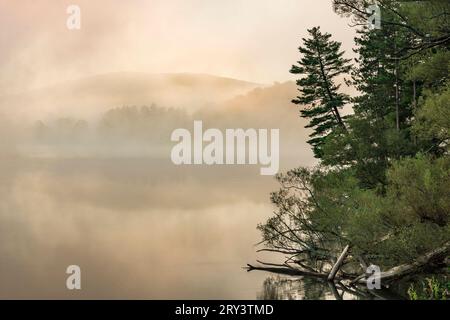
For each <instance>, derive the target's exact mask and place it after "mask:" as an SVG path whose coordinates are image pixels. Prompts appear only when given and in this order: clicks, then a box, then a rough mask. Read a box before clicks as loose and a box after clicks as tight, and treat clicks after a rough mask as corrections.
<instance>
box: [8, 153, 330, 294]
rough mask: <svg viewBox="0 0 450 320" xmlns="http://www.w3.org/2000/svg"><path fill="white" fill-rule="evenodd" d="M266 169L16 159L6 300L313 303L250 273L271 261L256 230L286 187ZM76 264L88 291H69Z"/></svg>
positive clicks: (11, 174)
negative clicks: (273, 195)
mask: <svg viewBox="0 0 450 320" xmlns="http://www.w3.org/2000/svg"><path fill="white" fill-rule="evenodd" d="M258 173H259V172H258V168H257V167H249V166H237V167H214V168H212V167H204V166H201V167H177V166H174V165H172V164H171V163H170V162H169V161H167V159H161V160H155V159H149V158H81V157H79V158H52V157H20V156H10V157H7V156H5V157H3V158H2V161H1V170H0V179H1V181H2V183H1V185H0V195H1V199H2V201H1V203H0V229H1V230H0V237H1V239H0V256H1V257H2V258H1V263H0V283H1V286H0V298H44V299H45V298H88V299H90V298H113V299H114V298H126V299H129V298H133V299H255V298H259V299H261V298H277V297H278V298H301V297H304V294H303V291H304V285H303V283H302V282H292V279H289V280H286V281H285V280H284V279H283V278H278V277H276V276H271V275H269V274H266V273H263V272H250V273H248V272H246V271H245V270H244V269H243V268H242V267H243V266H245V265H246V263H247V262H254V261H255V260H256V259H257V258H261V257H262V255H261V254H258V256H257V254H256V247H255V246H254V245H255V243H257V242H258V241H259V240H260V235H259V232H258V231H257V230H256V226H257V224H258V223H262V222H264V221H265V219H266V218H267V217H268V216H269V215H270V214H271V210H272V207H271V204H270V201H269V193H270V191H273V190H275V189H276V188H277V183H276V182H275V181H274V178H273V177H267V176H266V177H264V176H260V175H259V174H258ZM72 264H76V265H79V266H80V267H81V272H82V290H80V291H76V290H75V291H69V290H67V289H66V286H65V281H66V278H67V275H66V273H65V271H66V268H67V266H69V265H72ZM322 289H323V288H318V289H317V288H316V289H314V290H315V291H314V292H315V294H317V292H318V290H319V291H320V290H322ZM286 292H287V293H288V294H287V295H286ZM291 293H292V295H291ZM320 295H322V296H324V295H327V292H326V290H325V292H321V293H320Z"/></svg>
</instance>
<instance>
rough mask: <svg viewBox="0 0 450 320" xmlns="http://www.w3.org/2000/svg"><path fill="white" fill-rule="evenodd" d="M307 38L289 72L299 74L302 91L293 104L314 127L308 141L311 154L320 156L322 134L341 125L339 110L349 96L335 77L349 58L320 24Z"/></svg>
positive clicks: (347, 66) (339, 73) (348, 67)
mask: <svg viewBox="0 0 450 320" xmlns="http://www.w3.org/2000/svg"><path fill="white" fill-rule="evenodd" d="M308 32H309V35H310V39H303V45H302V46H301V47H299V51H300V53H301V54H302V58H301V60H300V61H298V65H294V66H292V69H291V73H293V74H298V75H302V76H303V77H302V78H301V79H299V80H297V85H298V86H299V91H300V93H301V95H300V96H298V97H297V98H296V99H294V100H293V103H295V104H300V105H302V106H303V108H302V110H301V112H300V113H301V116H302V117H304V118H307V119H310V123H309V125H307V126H306V127H307V128H314V132H313V133H312V135H311V138H312V139H311V140H309V141H308V143H310V144H311V145H312V146H313V150H314V154H315V156H316V157H317V158H320V157H322V154H323V153H322V150H321V148H322V145H323V142H324V139H325V137H326V136H327V135H328V134H330V132H331V131H332V130H333V129H334V128H336V127H338V126H341V127H344V128H345V125H344V122H343V120H342V117H341V115H340V109H341V108H342V107H343V106H344V105H345V104H346V103H347V101H348V100H349V97H348V96H347V95H345V94H343V93H340V92H339V88H340V85H339V84H336V78H337V77H339V76H341V75H343V74H346V73H348V72H349V71H350V69H351V65H350V64H349V62H350V60H348V59H344V58H343V55H344V52H343V51H341V50H340V48H341V44H340V43H339V42H336V41H332V40H331V35H330V34H329V33H325V34H323V33H322V32H321V31H320V28H319V27H316V28H312V29H310V30H308Z"/></svg>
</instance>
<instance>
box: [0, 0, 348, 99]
mask: <svg viewBox="0 0 450 320" xmlns="http://www.w3.org/2000/svg"><path fill="white" fill-rule="evenodd" d="M70 4H77V5H79V6H80V8H81V30H77V31H69V30H68V29H67V28H66V19H67V17H68V14H67V13H66V9H67V6H68V5H70ZM316 25H320V26H321V27H322V29H323V30H325V31H328V32H331V33H333V35H334V37H335V39H336V40H339V41H342V42H343V43H344V48H345V49H346V50H348V51H350V49H351V47H352V40H353V36H354V30H353V29H352V28H350V27H348V20H346V19H344V18H341V17H339V16H338V15H336V14H335V13H334V12H333V10H332V7H331V0H278V1H277V0H227V1H225V0H170V1H168V0H127V1H124V0H96V1H92V0H70V1H67V0H0V67H1V70H2V72H1V75H0V94H5V93H8V92H12V91H13V90H14V91H16V90H26V89H28V88H30V87H36V86H45V85H48V84H51V83H55V82H59V81H64V80H67V79H73V78H79V77H84V76H89V75H93V74H98V73H107V72H117V71H141V72H152V73H164V72H195V73H209V74H214V75H221V76H227V77H232V78H238V79H243V80H249V81H255V82H261V83H271V82H273V81H284V80H288V79H293V77H292V76H291V75H290V74H289V73H288V70H289V68H290V66H291V65H292V63H294V62H295V61H296V60H297V59H298V58H299V54H298V51H297V47H298V45H299V44H300V39H301V37H303V36H305V34H306V29H307V28H310V27H313V26H316ZM349 54H350V52H349Z"/></svg>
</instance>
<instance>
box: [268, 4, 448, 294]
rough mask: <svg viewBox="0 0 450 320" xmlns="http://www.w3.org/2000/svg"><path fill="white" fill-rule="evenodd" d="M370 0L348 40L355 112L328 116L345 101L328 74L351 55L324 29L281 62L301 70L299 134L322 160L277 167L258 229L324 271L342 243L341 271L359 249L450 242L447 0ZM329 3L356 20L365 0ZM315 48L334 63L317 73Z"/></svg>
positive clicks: (373, 254) (391, 255)
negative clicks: (306, 122) (377, 24)
mask: <svg viewBox="0 0 450 320" xmlns="http://www.w3.org/2000/svg"><path fill="white" fill-rule="evenodd" d="M379 3H380V5H381V8H382V16H383V23H382V29H380V30H368V29H367V28H365V27H362V28H361V29H359V31H358V35H357V37H356V39H355V43H356V47H355V53H356V54H357V59H356V65H355V67H354V68H353V69H352V81H351V84H352V85H353V86H354V88H355V89H357V91H358V92H359V95H358V96H357V97H355V98H354V99H352V100H351V102H352V104H353V111H354V113H353V114H351V115H349V116H347V117H345V118H343V119H342V118H341V122H340V121H339V118H338V117H336V113H333V110H334V107H337V108H338V110H339V108H340V107H342V106H343V105H344V104H345V103H348V102H349V100H348V97H347V96H345V95H340V94H339V93H338V89H339V86H338V85H336V84H335V83H334V82H333V81H332V79H333V78H334V77H335V76H338V75H342V74H344V73H345V72H347V71H348V70H349V68H348V65H349V64H348V61H347V60H345V59H343V58H342V57H343V52H341V51H340V49H339V48H340V44H338V43H336V42H333V41H331V40H330V38H331V35H329V34H325V35H322V34H321V33H320V30H319V29H318V28H314V29H311V30H309V32H310V34H311V39H308V40H305V39H304V45H303V46H302V47H300V49H299V50H300V52H301V53H302V55H303V58H302V60H301V61H299V65H298V66H294V67H293V68H292V70H291V72H293V73H295V74H302V75H303V78H301V79H300V80H299V81H298V82H297V84H298V85H299V87H300V88H299V91H300V92H301V93H302V95H301V96H299V97H297V99H296V100H294V103H296V104H300V105H302V106H303V109H302V116H304V117H307V118H309V119H310V127H313V128H314V129H315V131H314V133H313V139H311V140H310V141H309V142H310V143H311V145H312V146H313V149H314V152H315V154H316V156H317V157H319V158H321V164H320V166H319V167H318V168H316V169H305V168H298V169H294V170H290V171H288V172H287V173H286V174H280V175H278V176H277V179H278V181H279V182H280V184H281V189H280V190H279V191H278V192H275V193H273V194H272V202H273V203H274V205H275V206H276V207H277V211H276V212H275V215H274V216H273V217H271V218H270V219H269V220H268V221H267V223H266V224H263V225H260V226H259V229H260V230H261V231H262V234H263V240H264V242H265V244H266V245H267V246H268V247H270V248H273V249H274V250H275V251H280V250H281V251H283V253H285V254H286V253H288V254H291V256H290V258H289V259H288V261H289V263H295V264H296V265H297V267H298V266H300V267H301V268H303V269H306V270H314V271H316V272H321V271H323V270H324V269H327V268H329V267H330V265H332V264H333V263H334V262H335V261H336V258H337V256H338V255H339V254H340V252H341V251H342V248H343V247H344V246H345V245H348V244H349V245H350V246H351V256H350V257H347V259H346V264H345V266H344V267H343V270H344V271H345V272H346V273H347V274H351V273H352V272H354V270H358V269H359V268H360V266H359V261H360V259H359V258H361V259H362V260H366V261H368V262H370V263H374V264H376V265H378V266H380V267H381V268H382V269H386V268H390V267H394V266H398V265H401V264H411V263H414V262H416V261H417V260H418V259H421V258H422V257H423V256H424V255H426V254H428V253H430V252H433V251H435V250H437V249H439V248H443V247H444V248H446V244H448V243H449V241H450V157H449V153H448V152H449V150H448V142H449V138H450V131H449V130H450V122H449V121H450V113H449V112H450V111H449V110H450V105H449V103H450V85H449V83H450V82H449V78H448V77H449V76H448V74H449V73H448V70H449V66H450V64H449V62H450V55H449V51H448V49H449V42H450V40H449V39H450V35H449V33H450V31H449V30H450V20H449V18H450V16H449V15H448V12H450V3H449V2H448V1H441V0H434V1H433V0H431V1H426V2H420V1H394V0H380V1H379ZM334 4H335V8H336V10H337V11H338V12H339V13H341V14H353V15H355V16H356V17H357V18H356V19H355V20H356V21H359V22H361V21H364V16H357V15H358V14H361V12H360V11H361V10H362V12H365V11H364V8H365V6H366V5H367V1H362V0H340V1H337V0H336V1H334ZM358 10H360V11H358ZM318 52H320V53H323V52H328V53H329V54H328V55H326V56H329V57H330V62H329V63H330V65H331V66H334V70H335V71H334V72H332V73H328V74H327V73H325V77H324V73H323V72H321V65H322V64H323V62H322V63H321V59H320V58H321V57H323V55H318ZM325 65H327V64H326V63H325ZM329 75H332V77H330V76H329ZM327 86H330V87H331V88H332V89H333V91H332V95H329V94H328V92H327V90H326V89H327ZM337 114H339V113H337ZM446 253H447V252H446ZM444 260H445V256H442V257H440V260H439V261H433V262H432V263H431V264H432V265H430V267H431V266H433V267H436V266H437V265H440V266H442V264H444V263H445V261H444ZM359 270H360V269H359ZM359 273H361V270H360V271H359ZM443 288H444V287H443V286H442V285H441V284H438V283H437V282H436V280H433V279H431V280H428V282H427V285H426V289H425V291H424V290H422V291H418V290H417V289H416V288H415V287H411V289H410V296H411V298H414V299H418V298H422V297H428V298H433V299H438V298H443V297H448V287H445V290H444V289H443Z"/></svg>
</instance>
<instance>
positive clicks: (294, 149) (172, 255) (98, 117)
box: [0, 0, 354, 299]
mask: <svg viewBox="0 0 450 320" xmlns="http://www.w3.org/2000/svg"><path fill="white" fill-rule="evenodd" d="M69 4H72V2H71V1H66V0H64V1H58V3H56V2H55V1H53V0H40V1H35V2H32V3H31V2H19V1H2V0H0V66H1V69H2V73H1V75H0V298H86V299H90V298H102V299H103V298H138V299H150V298H158V299H163V298H170V299H175V298H183V299H199V298H204V299H255V298H268V297H272V298H275V297H278V298H299V297H306V294H305V292H306V291H307V289H305V288H306V287H308V286H309V288H310V287H311V284H306V283H305V285H303V284H301V285H299V284H292V283H286V282H285V281H284V280H283V279H281V280H280V279H272V278H269V279H268V280H267V278H268V277H269V275H268V274H265V273H258V272H251V273H247V272H246V271H245V270H243V269H242V267H243V266H245V265H246V263H252V262H253V263H254V262H255V260H256V259H263V258H264V257H266V258H268V257H267V256H264V255H263V254H256V250H257V248H256V247H255V246H254V244H256V243H258V242H259V241H260V239H261V236H260V234H259V232H258V231H257V230H256V227H257V225H258V224H259V223H263V222H265V220H266V219H267V218H268V217H269V216H270V215H271V213H272V210H273V207H272V205H271V204H270V200H269V198H270V192H271V191H275V190H277V189H278V185H277V183H276V181H275V179H274V177H270V176H261V175H260V171H259V169H260V167H261V166H260V165H256V166H250V165H242V166H236V165H234V166H233V165H231V166H175V165H174V164H173V163H172V162H171V160H170V151H171V148H172V147H173V145H174V143H172V142H171V141H170V135H171V133H172V132H173V130H175V129H177V128H187V129H188V130H192V127H193V121H194V120H201V121H203V125H204V128H205V129H207V128H218V129H219V130H225V129H227V128H230V129H234V128H243V129H248V128H254V129H279V130H280V170H286V169H289V168H293V167H295V166H300V165H302V166H312V165H314V164H315V163H316V162H315V160H314V159H313V157H312V152H311V150H310V147H309V145H308V144H307V143H306V141H307V140H308V136H309V133H310V132H308V131H307V130H305V129H304V126H305V124H306V122H305V120H304V119H301V118H299V111H298V108H297V107H296V106H294V105H293V104H292V103H291V100H292V99H293V98H294V97H295V96H296V95H297V94H298V91H297V88H296V85H295V82H294V80H295V77H294V76H293V75H291V74H289V72H288V71H289V69H290V67H291V65H292V64H293V63H295V61H296V60H297V59H298V51H297V47H298V45H299V43H300V41H301V38H302V37H303V36H305V35H306V29H307V28H310V27H312V26H314V25H322V26H323V29H324V30H325V31H328V32H333V33H334V34H335V36H336V40H339V41H342V42H343V47H344V48H346V49H347V51H348V52H349V54H348V55H349V56H350V55H351V50H349V49H351V47H352V38H353V36H354V31H353V30H351V29H350V28H348V26H347V22H348V21H347V20H346V19H341V18H340V17H339V16H337V15H336V14H335V13H334V12H333V11H332V9H331V2H330V1H313V0H286V1H283V4H282V5H279V4H278V3H276V2H274V1H261V0H245V1H243V0H236V1H229V2H228V1H200V0H192V1H184V0H183V1H181V0H179V1H178V0H177V1H170V2H169V1H160V0H155V1H141V0H130V1H127V2H123V1H115V0H111V1H109V0H108V1H106V0H99V1H95V2H93V1H87V0H79V1H77V4H78V5H80V7H81V13H82V27H81V29H80V30H78V31H77V32H70V31H68V29H67V28H66V18H67V13H66V8H67V6H68V5H69ZM255 12H257V14H255ZM124 70H125V71H126V72H125V71H124ZM217 75H220V76H217ZM274 81H279V82H274ZM343 90H344V91H345V90H348V88H345V86H343ZM222 132H224V131H222ZM271 258H272V257H271ZM74 264H75V265H79V266H80V267H81V274H82V290H80V291H76V290H75V291H69V290H67V289H66V278H67V276H68V275H67V274H66V273H65V271H66V268H67V266H69V265H74ZM312 286H313V287H314V286H315V285H314V284H313V285H312ZM277 288H278V289H277ZM280 288H281V289H280ZM308 290H309V289H308ZM321 290H322V289H320V290H318V291H317V290H315V289H314V290H312V292H314V294H315V295H316V297H324V296H325V295H326V294H325V293H323V292H322V291H321ZM285 291H288V294H286V293H285ZM292 291H295V294H291V292H292Z"/></svg>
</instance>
